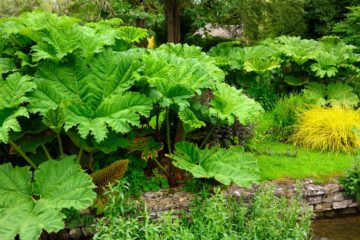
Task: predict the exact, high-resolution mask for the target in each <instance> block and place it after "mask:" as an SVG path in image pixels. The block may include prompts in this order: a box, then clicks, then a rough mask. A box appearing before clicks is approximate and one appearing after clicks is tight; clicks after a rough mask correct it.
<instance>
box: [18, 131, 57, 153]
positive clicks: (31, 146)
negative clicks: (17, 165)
mask: <svg viewBox="0 0 360 240" xmlns="http://www.w3.org/2000/svg"><path fill="white" fill-rule="evenodd" d="M55 138H56V136H55V135H54V134H52V135H48V136H46V135H45V136H42V135H35V136H31V137H27V138H22V139H20V140H19V141H17V142H16V144H17V145H18V146H20V148H21V150H23V151H24V152H25V153H28V152H31V153H36V150H37V149H38V148H39V147H40V146H41V145H45V144H46V143H49V142H51V141H52V140H54V139H55Z"/></svg>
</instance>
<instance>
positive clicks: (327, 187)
mask: <svg viewBox="0 0 360 240" xmlns="http://www.w3.org/2000/svg"><path fill="white" fill-rule="evenodd" d="M339 188H340V187H339V185H338V184H332V183H330V184H326V185H325V186H324V189H325V191H326V193H327V194H329V193H334V192H338V191H339Z"/></svg>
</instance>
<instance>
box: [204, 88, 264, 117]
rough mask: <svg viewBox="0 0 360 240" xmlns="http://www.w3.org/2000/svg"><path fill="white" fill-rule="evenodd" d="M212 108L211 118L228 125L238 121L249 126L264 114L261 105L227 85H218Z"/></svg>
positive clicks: (211, 103) (211, 104)
mask: <svg viewBox="0 0 360 240" xmlns="http://www.w3.org/2000/svg"><path fill="white" fill-rule="evenodd" d="M210 106H211V107H210V110H209V113H210V116H212V117H215V118H216V119H219V120H222V121H225V122H226V123H228V124H233V123H234V122H235V120H236V119H238V120H239V122H240V123H242V124H247V123H249V122H251V121H254V120H255V119H256V118H257V117H258V116H259V115H260V114H261V113H262V112H263V109H262V107H261V105H260V104H259V103H257V102H256V101H255V100H253V99H251V98H248V97H247V96H245V95H244V94H243V93H242V92H241V90H237V89H236V88H234V87H231V86H229V85H227V84H225V83H221V84H218V87H217V89H216V90H215V91H214V98H213V100H212V101H211V102H210Z"/></svg>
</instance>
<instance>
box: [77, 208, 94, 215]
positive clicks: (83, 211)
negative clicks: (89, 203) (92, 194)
mask: <svg viewBox="0 0 360 240" xmlns="http://www.w3.org/2000/svg"><path fill="white" fill-rule="evenodd" d="M80 214H81V215H89V214H91V210H90V208H84V209H80Z"/></svg>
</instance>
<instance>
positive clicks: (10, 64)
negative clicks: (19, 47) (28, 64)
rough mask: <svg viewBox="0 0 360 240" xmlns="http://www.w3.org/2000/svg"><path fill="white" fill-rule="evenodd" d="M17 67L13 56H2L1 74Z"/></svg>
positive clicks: (0, 63) (0, 60) (0, 59)
mask: <svg viewBox="0 0 360 240" xmlns="http://www.w3.org/2000/svg"><path fill="white" fill-rule="evenodd" d="M15 69H16V65H15V63H14V61H13V60H12V59H11V58H0V75H1V74H3V73H7V72H11V71H14V70H15Z"/></svg>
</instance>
